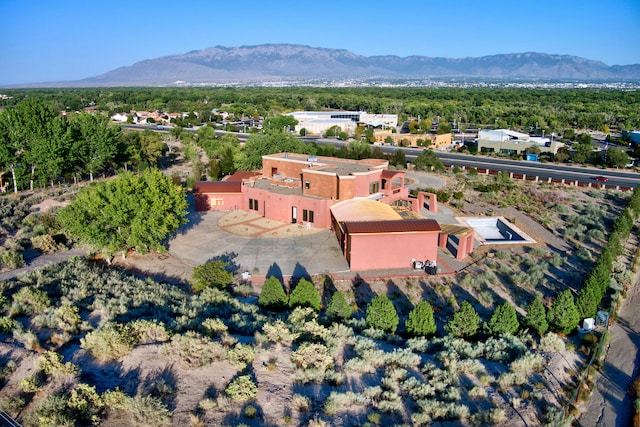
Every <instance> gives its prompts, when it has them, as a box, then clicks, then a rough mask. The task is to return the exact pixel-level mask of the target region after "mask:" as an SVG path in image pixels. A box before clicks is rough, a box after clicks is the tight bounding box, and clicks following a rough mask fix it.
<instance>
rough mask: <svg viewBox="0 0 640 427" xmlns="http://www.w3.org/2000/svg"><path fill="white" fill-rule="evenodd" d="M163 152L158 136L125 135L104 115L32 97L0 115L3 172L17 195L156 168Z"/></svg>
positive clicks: (0, 147) (1, 164) (151, 134)
mask: <svg viewBox="0 0 640 427" xmlns="http://www.w3.org/2000/svg"><path fill="white" fill-rule="evenodd" d="M165 151H166V144H165V142H164V141H163V140H162V138H161V137H160V135H158V134H156V133H154V132H151V131H147V132H144V133H140V132H122V130H121V129H120V128H119V127H118V126H115V125H113V124H111V123H110V120H109V117H108V116H106V115H104V114H89V113H85V112H82V113H73V114H60V112H59V110H57V109H56V108H55V107H54V105H53V104H50V103H47V102H44V101H41V100H37V99H32V98H28V99H24V100H22V101H21V102H19V103H18V104H16V105H15V106H14V107H12V108H6V109H4V110H3V111H2V112H0V174H9V178H10V181H11V183H12V186H13V191H14V192H17V191H18V190H19V189H21V190H22V189H25V188H27V187H28V188H30V189H33V188H34V185H38V186H45V185H48V184H50V185H54V184H57V183H60V182H63V181H66V180H67V179H69V180H73V181H74V182H77V181H78V180H79V179H84V178H86V177H88V178H89V179H90V180H93V179H94V177H95V176H96V175H97V174H102V173H105V172H109V171H114V170H116V169H117V168H125V169H127V168H128V167H129V166H136V167H143V166H147V165H154V164H156V163H157V161H158V159H159V158H160V157H161V155H162V154H164V152H165ZM0 178H2V179H0V183H1V182H3V181H6V178H3V177H2V176H1V175H0ZM0 185H1V184H0Z"/></svg>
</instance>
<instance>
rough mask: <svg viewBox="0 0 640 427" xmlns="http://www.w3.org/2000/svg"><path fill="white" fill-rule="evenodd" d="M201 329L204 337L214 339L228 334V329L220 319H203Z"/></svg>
mask: <svg viewBox="0 0 640 427" xmlns="http://www.w3.org/2000/svg"><path fill="white" fill-rule="evenodd" d="M201 327H202V329H203V331H204V332H205V334H206V335H208V336H211V337H216V336H220V335H224V334H226V333H228V332H229V328H228V327H227V325H225V324H224V322H223V321H222V320H220V319H211V318H209V319H205V320H204V321H203V322H202V324H201Z"/></svg>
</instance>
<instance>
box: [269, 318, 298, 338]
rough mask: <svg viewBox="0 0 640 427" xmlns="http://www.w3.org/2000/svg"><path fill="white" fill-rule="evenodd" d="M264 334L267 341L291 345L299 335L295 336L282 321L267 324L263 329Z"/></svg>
mask: <svg viewBox="0 0 640 427" xmlns="http://www.w3.org/2000/svg"><path fill="white" fill-rule="evenodd" d="M262 333H263V334H264V335H265V337H266V339H267V341H269V342H274V343H283V344H291V343H292V342H293V341H294V340H295V339H296V338H297V337H298V334H297V333H296V334H294V333H293V332H291V331H290V330H289V327H288V326H287V325H286V324H285V323H284V322H283V321H282V320H280V319H278V320H276V321H275V322H273V323H265V324H264V326H263V327H262Z"/></svg>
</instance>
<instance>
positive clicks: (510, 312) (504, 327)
mask: <svg viewBox="0 0 640 427" xmlns="http://www.w3.org/2000/svg"><path fill="white" fill-rule="evenodd" d="M519 326H520V325H519V323H518V316H517V314H516V309H515V308H514V307H513V306H512V305H511V304H510V303H509V302H506V301H505V302H504V303H503V304H501V305H499V306H497V307H496V309H495V310H494V311H493V314H492V315H491V318H490V319H489V321H488V322H487V323H486V324H485V327H486V330H487V332H488V333H490V334H491V335H502V334H514V333H515V332H516V331H517V330H518V327H519Z"/></svg>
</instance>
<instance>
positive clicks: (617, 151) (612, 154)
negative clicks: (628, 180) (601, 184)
mask: <svg viewBox="0 0 640 427" xmlns="http://www.w3.org/2000/svg"><path fill="white" fill-rule="evenodd" d="M606 156H607V166H609V167H612V168H623V167H625V166H626V165H628V164H629V155H628V154H627V152H626V151H624V150H623V149H621V148H609V149H608V150H607V154H606Z"/></svg>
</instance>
